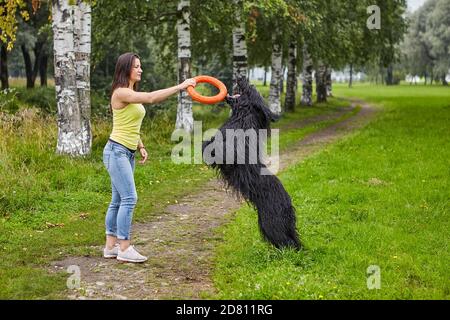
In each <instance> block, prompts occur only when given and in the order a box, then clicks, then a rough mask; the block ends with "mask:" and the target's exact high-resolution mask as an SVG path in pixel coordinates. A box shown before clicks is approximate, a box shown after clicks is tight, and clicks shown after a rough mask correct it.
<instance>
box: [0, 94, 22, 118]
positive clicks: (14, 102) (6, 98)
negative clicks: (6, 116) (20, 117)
mask: <svg viewBox="0 0 450 320" xmlns="http://www.w3.org/2000/svg"><path fill="white" fill-rule="evenodd" d="M19 108H20V102H19V99H18V97H17V90H16V89H14V88H11V89H4V90H0V111H2V112H8V113H15V112H16V111H17V110H19Z"/></svg>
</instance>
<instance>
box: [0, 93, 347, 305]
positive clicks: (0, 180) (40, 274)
mask: <svg viewBox="0 0 450 320" xmlns="http://www.w3.org/2000/svg"><path fill="white" fill-rule="evenodd" d="M259 89H260V91H261V92H263V94H267V90H268V87H259ZM20 90H23V89H20ZM39 90H44V89H39ZM48 90H50V91H51V90H52V89H51V88H49V89H48ZM46 95H47V96H50V95H51V92H49V93H47V94H46ZM342 105H345V102H342V101H339V100H331V101H330V103H328V104H326V105H325V104H324V105H318V106H316V108H306V109H305V108H302V109H298V110H297V112H295V113H293V114H289V115H286V116H285V117H284V118H283V119H282V120H281V121H280V122H279V123H278V124H277V126H283V125H285V124H288V123H292V122H295V121H299V120H301V119H304V118H307V117H311V116H315V115H319V114H326V113H330V112H333V111H334V110H336V108H338V107H339V106H342ZM167 108H169V109H170V108H172V111H170V112H160V113H158V115H157V116H156V117H155V118H154V119H149V118H146V119H145V120H144V123H143V126H142V138H143V141H144V142H145V144H146V145H147V147H148V150H149V153H150V159H149V163H148V164H146V165H145V166H141V165H137V168H136V173H135V180H136V187H137V191H138V196H139V200H138V205H137V207H136V210H135V213H134V221H144V220H147V219H151V218H152V215H154V214H155V212H157V211H158V209H160V208H162V207H164V206H166V205H168V204H169V203H174V202H175V201H177V199H179V198H180V197H182V196H183V195H185V194H186V193H190V192H194V191H195V190H196V189H197V188H198V187H199V186H200V185H201V184H202V183H204V182H205V181H206V180H208V179H210V178H212V177H213V172H212V171H210V170H209V169H207V168H206V167H205V166H203V165H189V164H183V165H174V164H173V163H172V162H171V158H170V154H171V149H172V147H173V146H174V144H173V143H171V142H170V135H171V133H172V130H173V123H174V117H175V113H174V112H173V105H170V103H169V104H168V105H167ZM51 109H52V108H50V110H51ZM194 113H195V119H196V120H202V121H203V129H207V128H211V127H218V126H219V125H220V124H221V123H222V122H223V121H224V119H226V117H227V116H228V109H223V110H220V109H219V110H216V112H211V111H210V107H209V106H207V107H205V106H199V105H196V106H195V107H194ZM330 123H331V122H330V121H328V122H322V123H319V124H316V125H310V126H308V127H306V128H303V129H297V130H291V131H288V132H286V135H282V136H281V141H280V144H281V147H285V146H287V145H288V144H289V143H291V142H292V140H293V139H294V138H300V137H302V136H304V135H305V134H306V133H308V132H311V131H314V130H318V129H319V128H320V127H322V126H325V125H327V124H330ZM0 124H1V125H0V136H1V137H2V138H1V139H0V257H1V259H0V299H49V298H60V295H59V294H60V292H62V291H63V290H64V289H65V288H66V280H67V275H65V274H59V275H55V274H51V273H49V272H48V270H47V269H46V268H48V266H49V263H50V262H51V261H55V260H59V259H61V258H63V257H65V256H68V255H99V254H100V253H99V251H98V246H100V245H102V243H103V241H104V227H103V225H104V215H105V212H106V208H107V206H108V204H109V201H110V197H111V195H110V180H109V177H108V173H107V172H106V169H105V168H104V166H103V163H102V149H103V146H104V144H105V143H106V140H107V138H108V135H109V133H110V130H111V119H109V118H106V119H102V118H98V119H97V118H96V119H95V120H94V121H93V124H92V127H93V152H92V155H90V156H89V157H87V158H85V159H70V158H68V157H64V156H59V155H56V154H55V146H56V138H57V127H56V118H55V116H54V115H42V114H40V113H38V112H37V111H36V109H29V108H22V109H21V110H20V111H18V112H17V113H16V114H15V115H14V116H13V115H7V114H2V118H1V120H0ZM293 137H294V138H293Z"/></svg>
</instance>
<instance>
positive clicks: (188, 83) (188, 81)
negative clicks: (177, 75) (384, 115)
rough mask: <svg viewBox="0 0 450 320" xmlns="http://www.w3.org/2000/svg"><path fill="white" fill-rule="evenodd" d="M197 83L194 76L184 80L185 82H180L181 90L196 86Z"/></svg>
mask: <svg viewBox="0 0 450 320" xmlns="http://www.w3.org/2000/svg"><path fill="white" fill-rule="evenodd" d="M196 84H197V81H195V79H194V78H190V79H186V80H184V81H183V83H181V84H179V85H178V86H179V88H180V90H184V89H186V88H187V87H189V86H193V87H195V85H196Z"/></svg>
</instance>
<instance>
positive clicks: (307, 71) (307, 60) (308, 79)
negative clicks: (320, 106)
mask: <svg viewBox="0 0 450 320" xmlns="http://www.w3.org/2000/svg"><path fill="white" fill-rule="evenodd" d="M312 70H313V61H312V58H311V55H310V54H309V51H308V46H307V45H306V44H304V45H303V72H302V81H303V86H302V97H301V101H300V104H301V105H303V106H312Z"/></svg>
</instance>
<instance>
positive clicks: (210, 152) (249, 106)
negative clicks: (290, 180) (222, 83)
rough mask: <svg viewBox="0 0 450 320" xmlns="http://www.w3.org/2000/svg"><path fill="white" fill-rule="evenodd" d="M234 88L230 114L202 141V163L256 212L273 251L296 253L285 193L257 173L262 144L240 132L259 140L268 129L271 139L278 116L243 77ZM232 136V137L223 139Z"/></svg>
mask: <svg viewBox="0 0 450 320" xmlns="http://www.w3.org/2000/svg"><path fill="white" fill-rule="evenodd" d="M235 89H237V90H236V93H237V94H239V95H240V96H238V97H230V96H227V98H226V102H227V103H228V104H229V105H230V106H231V109H232V114H231V116H230V118H229V119H228V120H227V121H226V122H225V123H224V124H223V125H222V127H221V128H220V129H219V131H218V132H217V133H216V135H215V136H213V137H212V138H211V140H209V141H205V142H204V143H203V159H204V161H205V162H206V163H207V164H208V165H210V166H212V167H213V168H214V169H216V170H217V172H218V174H219V177H220V178H221V179H222V180H223V181H224V182H225V184H226V186H227V187H231V189H232V190H234V191H235V192H236V193H237V194H240V195H242V196H243V197H244V199H245V200H246V201H247V202H249V203H251V204H252V205H253V207H254V208H255V209H256V210H257V211H258V224H259V229H260V231H261V233H262V235H263V237H264V239H265V240H267V241H269V242H270V243H272V244H273V245H274V246H275V247H277V248H284V247H293V248H296V249H300V248H301V244H300V241H299V240H298V235H297V231H296V228H295V224H296V217H295V209H294V207H293V206H292V203H291V198H290V197H289V194H288V193H287V192H286V190H285V189H284V187H283V185H282V184H281V182H280V180H279V179H278V178H277V177H276V176H275V175H273V174H265V175H263V174H261V172H262V171H261V170H264V169H265V170H268V169H267V167H266V165H265V164H264V159H263V156H262V155H260V152H259V151H260V149H262V147H264V144H263V145H261V144H258V143H257V142H255V140H254V139H253V141H252V139H251V137H250V135H243V134H242V131H244V132H247V133H248V132H250V131H253V132H255V133H256V136H257V138H258V140H257V141H259V138H261V135H263V136H264V130H263V131H260V130H261V129H266V130H267V131H266V132H267V135H269V134H270V123H271V122H272V121H275V120H276V119H277V117H276V115H275V114H273V113H272V112H271V111H270V110H269V108H268V107H267V106H266V104H265V102H264V100H263V98H262V97H261V95H260V94H259V93H258V91H257V90H256V89H255V88H254V86H251V85H250V84H249V83H248V81H247V80H246V79H245V78H239V79H238V80H237V81H236V86H235ZM236 96H237V95H236ZM227 129H231V130H227ZM239 129H241V130H239ZM249 129H253V130H249ZM230 132H235V133H236V135H235V136H231V135H228V136H227V133H228V134H229V133H230ZM239 133H240V134H239ZM236 136H237V137H236ZM230 137H231V138H230ZM227 139H228V140H227ZM230 140H232V141H230ZM252 153H253V156H252ZM255 154H256V155H257V157H256V159H255V157H254V155H255ZM252 159H253V160H252ZM230 160H232V161H230ZM239 160H240V161H239ZM255 160H256V161H255Z"/></svg>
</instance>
